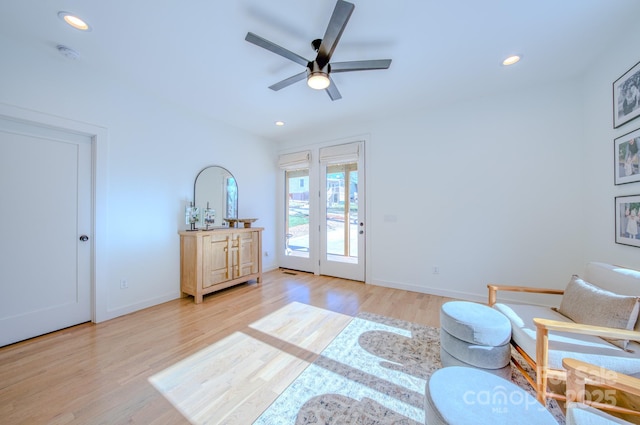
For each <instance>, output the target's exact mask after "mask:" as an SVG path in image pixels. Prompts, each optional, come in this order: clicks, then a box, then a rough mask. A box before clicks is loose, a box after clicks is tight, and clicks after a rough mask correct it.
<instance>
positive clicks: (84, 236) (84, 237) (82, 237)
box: [80, 235, 89, 242]
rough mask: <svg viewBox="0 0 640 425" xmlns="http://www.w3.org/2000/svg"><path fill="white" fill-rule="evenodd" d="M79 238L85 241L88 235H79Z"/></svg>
mask: <svg viewBox="0 0 640 425" xmlns="http://www.w3.org/2000/svg"><path fill="white" fill-rule="evenodd" d="M80 240H81V241H82V242H86V241H88V240H89V236H87V235H82V236H80Z"/></svg>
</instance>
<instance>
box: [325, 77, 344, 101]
mask: <svg viewBox="0 0 640 425" xmlns="http://www.w3.org/2000/svg"><path fill="white" fill-rule="evenodd" d="M329 80H330V81H331V84H329V87H327V88H326V89H325V90H326V92H327V94H328V95H329V97H330V98H331V100H340V99H342V95H341V94H340V91H339V90H338V87H337V86H336V83H335V82H334V81H333V78H331V77H329Z"/></svg>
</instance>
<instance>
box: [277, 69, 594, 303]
mask: <svg viewBox="0 0 640 425" xmlns="http://www.w3.org/2000/svg"><path fill="white" fill-rule="evenodd" d="M581 98H582V84H581V82H580V81H575V80H574V81H562V82H558V83H555V84H549V85H546V86H544V87H531V88H528V89H523V90H520V91H518V92H511V93H500V94H496V95H495V96H491V97H486V98H479V99H473V100H469V101H467V102H463V103H456V104H453V105H445V106H443V107H441V108H439V109H437V110H424V111H416V112H415V113H414V114H413V115H411V116H405V117H403V118H390V119H389V120H387V121H386V122H384V123H381V122H370V123H361V124H355V125H353V126H351V127H350V128H340V129H334V130H333V131H325V132H324V134H322V135H319V136H317V141H318V142H320V141H322V140H331V139H333V138H337V137H338V136H340V135H341V136H344V135H346V134H357V133H365V132H366V133H369V134H370V137H369V143H368V146H367V164H366V169H367V185H368V186H367V187H368V189H367V196H368V198H367V199H368V201H369V202H368V211H367V229H368V233H367V247H368V256H367V264H368V268H367V282H368V283H373V284H377V285H384V286H391V287H398V288H405V289H410V290H415V291H419V292H428V293H435V294H441V295H448V296H453V297H459V298H466V299H478V300H485V299H486V284H487V283H489V282H496V283H513V284H516V283H518V284H534V285H538V286H551V287H564V285H566V283H567V282H568V280H569V277H570V275H571V274H572V273H574V272H580V271H581V270H582V269H583V261H584V249H583V246H584V240H585V229H584V226H583V224H584V219H583V213H582V208H581V206H582V205H583V202H584V190H583V188H584V185H583V167H582V166H581V164H582V163H583V152H584V148H583V145H584V140H583V139H584V134H583V131H582V128H583V125H582V124H583V116H582V108H581V106H580V105H581ZM568 99H569V100H572V101H567V100H568ZM305 142H306V143H307V144H308V143H309V142H310V140H309V139H308V138H307V139H306V140H305ZM293 145H295V141H285V142H283V143H282V146H281V148H285V147H286V148H291V147H292V146H293ZM436 266H437V267H438V268H439V270H440V273H439V274H433V273H432V270H433V267H436Z"/></svg>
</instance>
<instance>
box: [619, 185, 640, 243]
mask: <svg viewBox="0 0 640 425" xmlns="http://www.w3.org/2000/svg"><path fill="white" fill-rule="evenodd" d="M615 202H616V208H615V210H616V243H619V244H622V245H631V246H636V247H640V235H639V233H640V232H639V231H638V229H640V223H639V221H640V195H632V196H618V197H616V201H615Z"/></svg>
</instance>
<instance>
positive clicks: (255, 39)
mask: <svg viewBox="0 0 640 425" xmlns="http://www.w3.org/2000/svg"><path fill="white" fill-rule="evenodd" d="M244 39H245V40H247V41H248V42H249V43H253V44H255V45H256V46H259V47H262V48H263V49H267V50H270V51H272V52H273V53H275V54H277V55H280V56H282V57H285V58H287V59H289V60H292V61H294V62H295V63H299V64H300V65H302V66H307V64H308V63H309V60H307V59H305V58H303V57H302V56H300V55H298V54H296V53H293V52H291V51H289V50H287V49H285V48H284V47H281V46H278V45H277V44H275V43H273V42H271V41H269V40H265V39H264V38H262V37H260V36H259V35H255V34H254V33H252V32H248V33H247V36H246V37H245V38H244Z"/></svg>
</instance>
